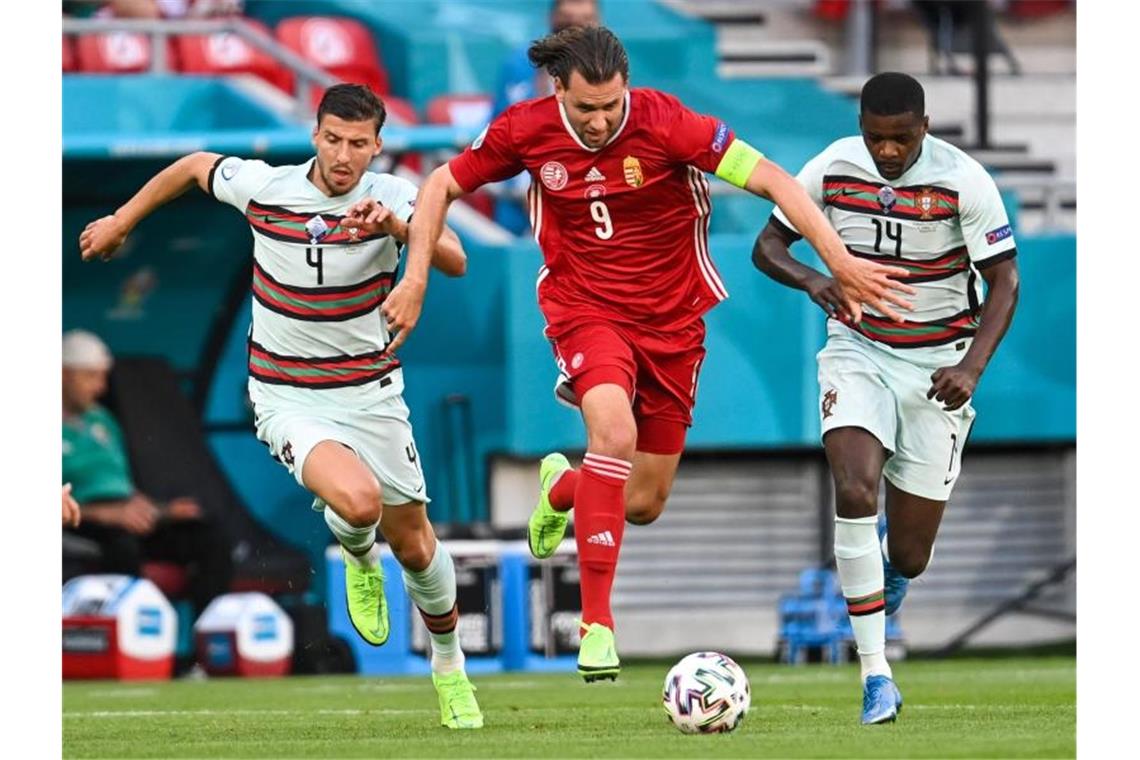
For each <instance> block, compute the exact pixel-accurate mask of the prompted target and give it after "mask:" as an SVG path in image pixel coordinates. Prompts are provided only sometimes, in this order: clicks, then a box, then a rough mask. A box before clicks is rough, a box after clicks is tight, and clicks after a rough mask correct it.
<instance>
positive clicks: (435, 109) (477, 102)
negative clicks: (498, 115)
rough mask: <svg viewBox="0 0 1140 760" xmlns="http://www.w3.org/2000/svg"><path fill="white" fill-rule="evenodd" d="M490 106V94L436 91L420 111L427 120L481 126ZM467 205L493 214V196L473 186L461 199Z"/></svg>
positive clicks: (489, 111)
mask: <svg viewBox="0 0 1140 760" xmlns="http://www.w3.org/2000/svg"><path fill="white" fill-rule="evenodd" d="M493 106H494V102H493V99H492V98H491V96H490V95H484V94H482V93H472V94H465V95H439V96H437V97H434V98H432V99H431V100H430V101H428V104H427V108H426V109H424V114H425V116H427V121H428V123H429V124H450V125H452V126H457V127H479V128H481V127H482V126H483V125H484V124H486V123H487V122H488V121H490V119H491V116H492V114H491V109H492V107H493ZM464 200H465V201H466V202H467V204H468V205H469V206H471V208H473V209H475V210H476V211H478V212H479V213H480V214H482V215H483V216H485V217H487V218H489V219H491V218H494V216H495V199H494V198H492V197H491V195H489V194H488V193H486V192H484V191H482V190H477V191H475V192H474V193H472V194H471V195H469V196H467V197H466V198H465V199H464Z"/></svg>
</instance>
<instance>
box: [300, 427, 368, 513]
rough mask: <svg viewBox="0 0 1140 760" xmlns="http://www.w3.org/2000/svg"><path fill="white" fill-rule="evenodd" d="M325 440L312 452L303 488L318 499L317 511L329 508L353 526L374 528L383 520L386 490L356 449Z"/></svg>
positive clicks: (342, 440) (339, 434) (304, 475)
mask: <svg viewBox="0 0 1140 760" xmlns="http://www.w3.org/2000/svg"><path fill="white" fill-rule="evenodd" d="M338 437H339V438H340V439H341V440H332V439H325V440H323V441H320V442H319V443H317V445H316V446H314V447H313V448H312V450H311V451H310V452H309V454H308V456H306V457H305V463H304V466H303V468H302V484H303V485H304V486H305V488H307V489H309V490H310V491H312V492H313V494H314V495H315V496H316V497H317V500H316V501H315V502H314V504H313V507H314V509H317V508H323V507H324V505H326V504H327V505H329V506H330V507H331V508H332V510H333V511H334V512H336V513H337V514H338V515H340V516H341V517H342V518H344V519H345V520H346V521H348V522H349V523H350V524H351V525H357V526H363V525H370V524H374V523H375V522H376V521H377V520H378V519H379V518H380V516H381V502H382V499H383V490H382V486H381V484H380V482H379V481H378V480H377V478H376V476H375V475H374V474H373V473H372V471H371V470H370V469H369V468H368V466H367V465H366V464H365V463H364V462H363V461H361V459H360V456H359V455H358V454H357V452H356V451H355V450H354V449H353V448H350V446H353V445H356V444H354V443H351V442H345V439H347V438H350V436H345V435H344V434H343V433H338Z"/></svg>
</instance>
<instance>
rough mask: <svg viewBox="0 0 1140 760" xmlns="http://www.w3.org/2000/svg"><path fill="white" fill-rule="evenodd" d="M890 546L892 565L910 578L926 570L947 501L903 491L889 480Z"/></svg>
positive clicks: (888, 514) (888, 523) (888, 529)
mask: <svg viewBox="0 0 1140 760" xmlns="http://www.w3.org/2000/svg"><path fill="white" fill-rule="evenodd" d="M886 501H887V526H888V527H887V545H888V553H889V555H890V558H891V564H892V565H894V566H895V568H896V569H898V570H899V571H900V572H901V573H903V574H904V575H906V576H908V577H914V576H916V575H918V574H919V573H921V572H922V571H923V570H925V569H926V565H927V563H928V562H929V561H930V553H931V550H932V549H933V548H934V539H935V538H936V537H937V535H938V527H939V525H941V524H942V515H943V513H944V512H945V510H946V502H945V501H939V500H936V499H927V498H924V497H922V496H917V495H915V494H912V493H907V492H906V491H903V490H902V489H900V488H899V487H898V486H896V485H895V484H894V483H892V482H891V481H890V480H888V481H887V500H886Z"/></svg>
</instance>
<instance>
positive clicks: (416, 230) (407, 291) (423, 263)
mask: <svg viewBox="0 0 1140 760" xmlns="http://www.w3.org/2000/svg"><path fill="white" fill-rule="evenodd" d="M463 194H464V193H463V188H461V187H460V186H459V183H457V182H456V181H455V178H454V177H452V176H451V169H450V168H448V166H447V164H443V165H442V166H440V167H438V168H437V169H436V170H435V171H433V172H432V173H431V174H429V175H428V178H427V180H426V181H425V182H424V184H423V185H422V186H421V187H420V192H419V195H417V196H416V213H415V214H413V215H412V221H411V224H409V225H408V253H407V257H408V259H407V263H406V264H405V268H404V276H403V278H401V280H400V282H399V283H398V284H397V285H396V287H395V288H393V290H392V292H391V293H389V294H388V297H387V298H385V299H384V303H383V305H382V306H381V307H380V308H381V310H382V311H383V312H384V316H385V317H387V319H388V330H389V331H390V332H392V333H394V334H395V337H393V338H392V342H391V343H389V344H388V351H389V352H392V351H395V350H396V349H397V348H399V347H400V346H401V345H403V343H404V341H405V340H407V339H408V334H409V333H410V332H411V331H412V330H413V329H415V326H416V322H418V321H419V318H420V311H421V310H422V309H423V305H424V294H425V293H426V292H427V281H428V271H429V270H430V269H431V265H432V258H433V254H434V252H435V249H436V247H437V245H438V244H439V239H440V236H441V235H442V234H443V229H444V224H443V221H444V219H445V218H446V217H447V207H448V206H450V205H451V202H452V201H454V200H455V199H456V198H459V197H460V196H462V195H463Z"/></svg>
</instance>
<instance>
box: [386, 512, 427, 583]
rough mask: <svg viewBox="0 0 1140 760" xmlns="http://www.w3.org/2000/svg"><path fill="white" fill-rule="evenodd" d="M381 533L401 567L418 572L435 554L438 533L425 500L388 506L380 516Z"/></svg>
mask: <svg viewBox="0 0 1140 760" xmlns="http://www.w3.org/2000/svg"><path fill="white" fill-rule="evenodd" d="M380 532H381V533H382V534H384V540H385V541H387V542H388V545H389V546H390V547H391V548H392V553H393V554H395V555H396V559H398V560H399V561H400V564H401V565H403V566H404V567H406V568H407V569H409V570H412V571H414V572H420V571H422V570H424V569H425V568H426V567H427V566H428V565H429V564H430V563H431V560H432V557H433V556H434V553H435V544H436V540H435V531H434V530H433V529H432V526H431V521H430V520H428V516H427V506H426V505H425V504H424V503H423V502H422V501H409V502H406V503H404V504H399V505H392V506H387V507H386V508H385V509H384V512H383V514H382V515H381V517H380Z"/></svg>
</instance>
